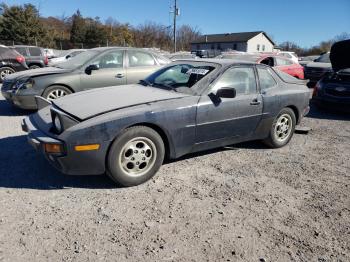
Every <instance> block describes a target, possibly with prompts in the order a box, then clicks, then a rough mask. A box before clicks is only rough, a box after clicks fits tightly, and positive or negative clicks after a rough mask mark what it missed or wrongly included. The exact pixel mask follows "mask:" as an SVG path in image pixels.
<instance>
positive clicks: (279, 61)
mask: <svg viewBox="0 0 350 262" xmlns="http://www.w3.org/2000/svg"><path fill="white" fill-rule="evenodd" d="M276 63H277V66H285V65H291V64H293V63H292V62H291V61H290V60H288V59H282V58H278V57H276Z"/></svg>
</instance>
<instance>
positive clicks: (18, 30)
mask: <svg viewBox="0 0 350 262" xmlns="http://www.w3.org/2000/svg"><path fill="white" fill-rule="evenodd" d="M1 7H2V12H3V14H2V18H1V20H0V28H1V38H2V39H3V40H11V41H14V42H15V43H23V44H36V43H38V44H40V41H41V40H42V39H45V37H46V31H45V28H44V27H43V25H42V23H41V21H40V18H39V12H38V10H37V9H36V7H35V6H34V5H32V4H25V5H23V6H17V5H14V6H11V7H9V6H7V5H5V4H3V5H2V6H1Z"/></svg>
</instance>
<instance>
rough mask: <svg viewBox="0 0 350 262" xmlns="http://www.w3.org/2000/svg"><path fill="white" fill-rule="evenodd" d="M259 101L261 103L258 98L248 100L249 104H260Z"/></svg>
mask: <svg viewBox="0 0 350 262" xmlns="http://www.w3.org/2000/svg"><path fill="white" fill-rule="evenodd" d="M260 103H261V101H259V100H258V99H253V101H252V102H250V104H251V105H252V106H256V105H260Z"/></svg>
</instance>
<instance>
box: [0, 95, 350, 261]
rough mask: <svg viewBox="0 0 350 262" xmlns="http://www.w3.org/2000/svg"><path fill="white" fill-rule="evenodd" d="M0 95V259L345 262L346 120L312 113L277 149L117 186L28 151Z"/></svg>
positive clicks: (179, 165)
mask: <svg viewBox="0 0 350 262" xmlns="http://www.w3.org/2000/svg"><path fill="white" fill-rule="evenodd" d="M25 115H26V113H25V112H21V111H18V110H14V109H13V108H11V107H10V106H9V105H8V104H7V103H6V102H5V101H4V100H3V98H2V97H0V210H1V211H0V261H72V260H74V261H99V260H110V261H124V260H127V259H130V260H131V261H350V116H346V115H341V114H333V113H324V112H323V113H322V112H318V111H316V110H315V109H313V110H312V111H311V113H310V114H309V116H308V117H307V118H306V119H304V122H303V125H305V126H309V127H311V128H312V131H311V132H310V133H309V134H308V135H302V134H296V135H295V136H294V137H293V139H292V141H291V142H290V143H289V145H288V146H286V147H284V148H281V149H278V150H271V149H268V148H266V147H265V146H263V145H262V144H261V143H259V142H252V143H244V144H240V145H236V146H233V147H228V148H225V149H220V150H215V151H210V152H205V153H203V154H196V155H191V156H188V157H186V158H183V159H181V160H179V161H176V162H172V163H169V164H166V165H164V166H163V167H162V168H161V170H160V172H159V173H158V175H157V176H156V177H155V178H154V179H153V180H152V181H150V182H149V183H146V184H144V185H141V186H138V187H134V188H116V187H115V186H114V185H113V184H112V183H111V182H110V181H109V180H108V179H107V178H106V177H104V176H85V177H69V176H63V175H61V174H60V173H58V172H57V171H55V170H54V169H53V168H52V167H51V166H50V165H49V164H48V163H47V162H46V161H45V160H44V159H43V158H42V157H41V156H40V155H38V154H37V153H35V152H34V150H33V149H32V148H31V147H30V146H29V145H27V143H26V137H25V135H24V133H23V132H22V131H21V130H20V120H21V119H22V118H23V116H25Z"/></svg>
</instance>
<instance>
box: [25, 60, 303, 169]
mask: <svg viewBox="0 0 350 262" xmlns="http://www.w3.org/2000/svg"><path fill="white" fill-rule="evenodd" d="M230 70H232V71H234V72H235V73H236V75H235V76H237V78H239V77H244V76H246V75H247V74H245V72H249V74H250V77H251V78H249V80H247V79H248V78H244V79H243V78H242V79H243V80H242V81H238V82H237V84H236V85H235V89H234V90H235V92H234V93H235V94H234V96H230V95H227V94H226V95H225V93H230V92H227V91H228V90H230V87H229V86H230V83H229V81H227V79H229V78H227V77H226V74H227V72H231V71H230ZM176 72H177V73H176ZM242 72H243V73H242ZM259 72H263V73H261V74H260V73H259ZM237 73H238V74H237ZM175 74H177V76H176V81H175V80H174V79H175V77H173V76H174V75H175ZM259 74H260V75H259ZM266 74H269V76H270V77H271V78H270V80H271V81H270V82H269V81H267V80H266ZM181 77H183V78H184V79H185V80H184V81H183V80H181ZM157 79H158V80H159V81H158V80H157ZM157 81H158V82H159V83H158V82H157ZM182 81H183V83H185V85H182V84H176V83H180V82H182ZM246 81H250V82H249V85H247V82H246ZM241 87H243V89H241ZM232 89H233V88H232ZM248 89H249V90H248ZM219 93H220V94H221V95H219ZM230 94H231V93H230ZM309 96H310V94H309V91H308V89H307V87H306V86H305V83H304V82H303V81H301V80H298V79H295V78H292V77H290V76H289V75H285V74H284V73H283V72H279V71H276V70H274V69H272V68H270V67H269V66H266V65H258V64H255V63H249V62H233V61H232V60H224V59H218V60H211V59H207V60H201V61H198V60H183V61H176V62H173V63H172V64H170V65H168V66H167V67H164V68H163V69H160V70H159V71H157V72H155V73H154V74H152V75H151V76H149V77H148V78H147V79H145V80H144V81H141V82H140V83H139V84H136V85H125V86H121V87H119V88H114V87H108V88H104V89H95V90H90V91H85V92H80V93H77V94H73V95H70V96H66V97H64V98H61V99H58V100H54V101H53V102H52V105H50V106H47V107H45V108H43V109H41V110H39V111H38V112H37V113H36V114H33V115H31V116H29V117H27V118H26V119H24V121H23V123H22V128H23V130H25V131H27V132H28V139H29V142H30V143H31V144H32V145H33V146H34V147H35V148H37V149H38V150H40V151H41V152H43V154H45V155H46V157H47V159H48V160H49V161H50V163H52V164H53V165H54V166H55V167H57V168H58V169H59V170H61V171H62V172H63V173H65V174H70V175H81V174H103V173H105V172H106V171H108V170H107V169H108V167H107V165H106V158H107V157H108V154H109V152H110V150H111V144H112V143H113V141H115V140H116V139H118V137H119V136H120V135H121V134H122V133H123V132H124V131H125V130H127V129H128V128H130V127H135V126H144V127H147V128H150V129H153V130H154V131H155V132H156V133H158V134H159V136H160V137H161V139H162V140H163V142H164V145H165V152H166V157H168V158H170V159H174V158H179V157H181V156H183V155H185V154H188V153H191V152H196V151H201V150H206V149H211V148H216V147H221V146H225V145H229V144H233V143H238V142H242V141H248V140H256V139H264V138H266V137H267V136H268V135H269V132H270V129H271V125H272V123H273V121H274V119H275V118H276V116H277V115H278V114H279V112H280V111H281V109H283V108H289V109H290V110H291V111H293V112H294V114H295V118H296V122H297V123H300V121H301V119H302V117H303V116H304V115H305V114H306V113H307V112H308V110H309ZM89 101H90V102H89ZM56 122H59V123H60V124H59V125H60V126H61V129H62V130H61V131H60V132H58V131H57V124H56ZM297 123H296V124H297ZM46 144H57V145H59V146H60V147H61V149H62V150H61V151H62V152H59V153H58V154H55V153H48V152H46V151H45V145H46ZM81 145H98V150H91V151H84V152H81V151H77V146H81Z"/></svg>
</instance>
